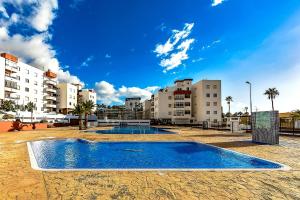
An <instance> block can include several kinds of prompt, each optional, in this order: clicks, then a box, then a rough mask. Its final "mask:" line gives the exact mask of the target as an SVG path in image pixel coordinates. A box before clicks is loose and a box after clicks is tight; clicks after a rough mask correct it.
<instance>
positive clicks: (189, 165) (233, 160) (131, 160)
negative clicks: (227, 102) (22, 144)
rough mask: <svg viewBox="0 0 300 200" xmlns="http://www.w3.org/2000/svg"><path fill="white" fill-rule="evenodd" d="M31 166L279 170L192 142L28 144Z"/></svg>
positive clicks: (219, 149) (52, 142) (58, 142)
mask: <svg viewBox="0 0 300 200" xmlns="http://www.w3.org/2000/svg"><path fill="white" fill-rule="evenodd" d="M27 145H28V151H29V155H30V160H31V165H32V167H33V168H34V169H41V170H211V169H214V170H233V169H279V168H282V167H283V166H282V165H280V164H278V163H274V162H270V161H267V160H263V159H260V158H256V157H252V156H249V155H244V154H240V153H237V152H234V151H229V150H225V149H222V148H218V147H214V146H210V145H206V144H202V143H196V142H89V141H86V140H81V139H78V140H77V139H76V140H74V139H68V140H43V141H33V142H28V143H27Z"/></svg>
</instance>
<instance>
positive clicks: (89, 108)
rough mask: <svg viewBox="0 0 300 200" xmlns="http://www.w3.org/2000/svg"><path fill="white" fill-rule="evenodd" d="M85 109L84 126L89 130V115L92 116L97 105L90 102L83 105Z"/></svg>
mask: <svg viewBox="0 0 300 200" xmlns="http://www.w3.org/2000/svg"><path fill="white" fill-rule="evenodd" d="M82 106H83V109H84V115H85V117H84V126H85V128H86V129H87V126H88V115H90V114H92V112H93V109H94V107H95V104H94V102H93V101H92V100H88V101H85V102H83V103H82Z"/></svg>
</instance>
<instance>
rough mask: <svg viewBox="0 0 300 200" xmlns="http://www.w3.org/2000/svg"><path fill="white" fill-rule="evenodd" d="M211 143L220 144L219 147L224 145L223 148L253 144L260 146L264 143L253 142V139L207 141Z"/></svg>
mask: <svg viewBox="0 0 300 200" xmlns="http://www.w3.org/2000/svg"><path fill="white" fill-rule="evenodd" d="M207 144H210V145H214V146H218V147H223V148H231V147H235V148H238V147H251V146H260V145H263V144H257V143H252V142H251V141H249V140H247V141H245V140H244V141H230V142H214V143H207Z"/></svg>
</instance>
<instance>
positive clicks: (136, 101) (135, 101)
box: [125, 97, 141, 111]
mask: <svg viewBox="0 0 300 200" xmlns="http://www.w3.org/2000/svg"><path fill="white" fill-rule="evenodd" d="M140 105H141V98H140V97H132V98H126V99H125V108H126V110H131V111H133V110H135V109H136V108H138V107H139V106H140Z"/></svg>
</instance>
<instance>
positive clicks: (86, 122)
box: [84, 113, 88, 129]
mask: <svg viewBox="0 0 300 200" xmlns="http://www.w3.org/2000/svg"><path fill="white" fill-rule="evenodd" d="M84 126H85V129H87V128H88V114H87V113H85V120H84Z"/></svg>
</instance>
